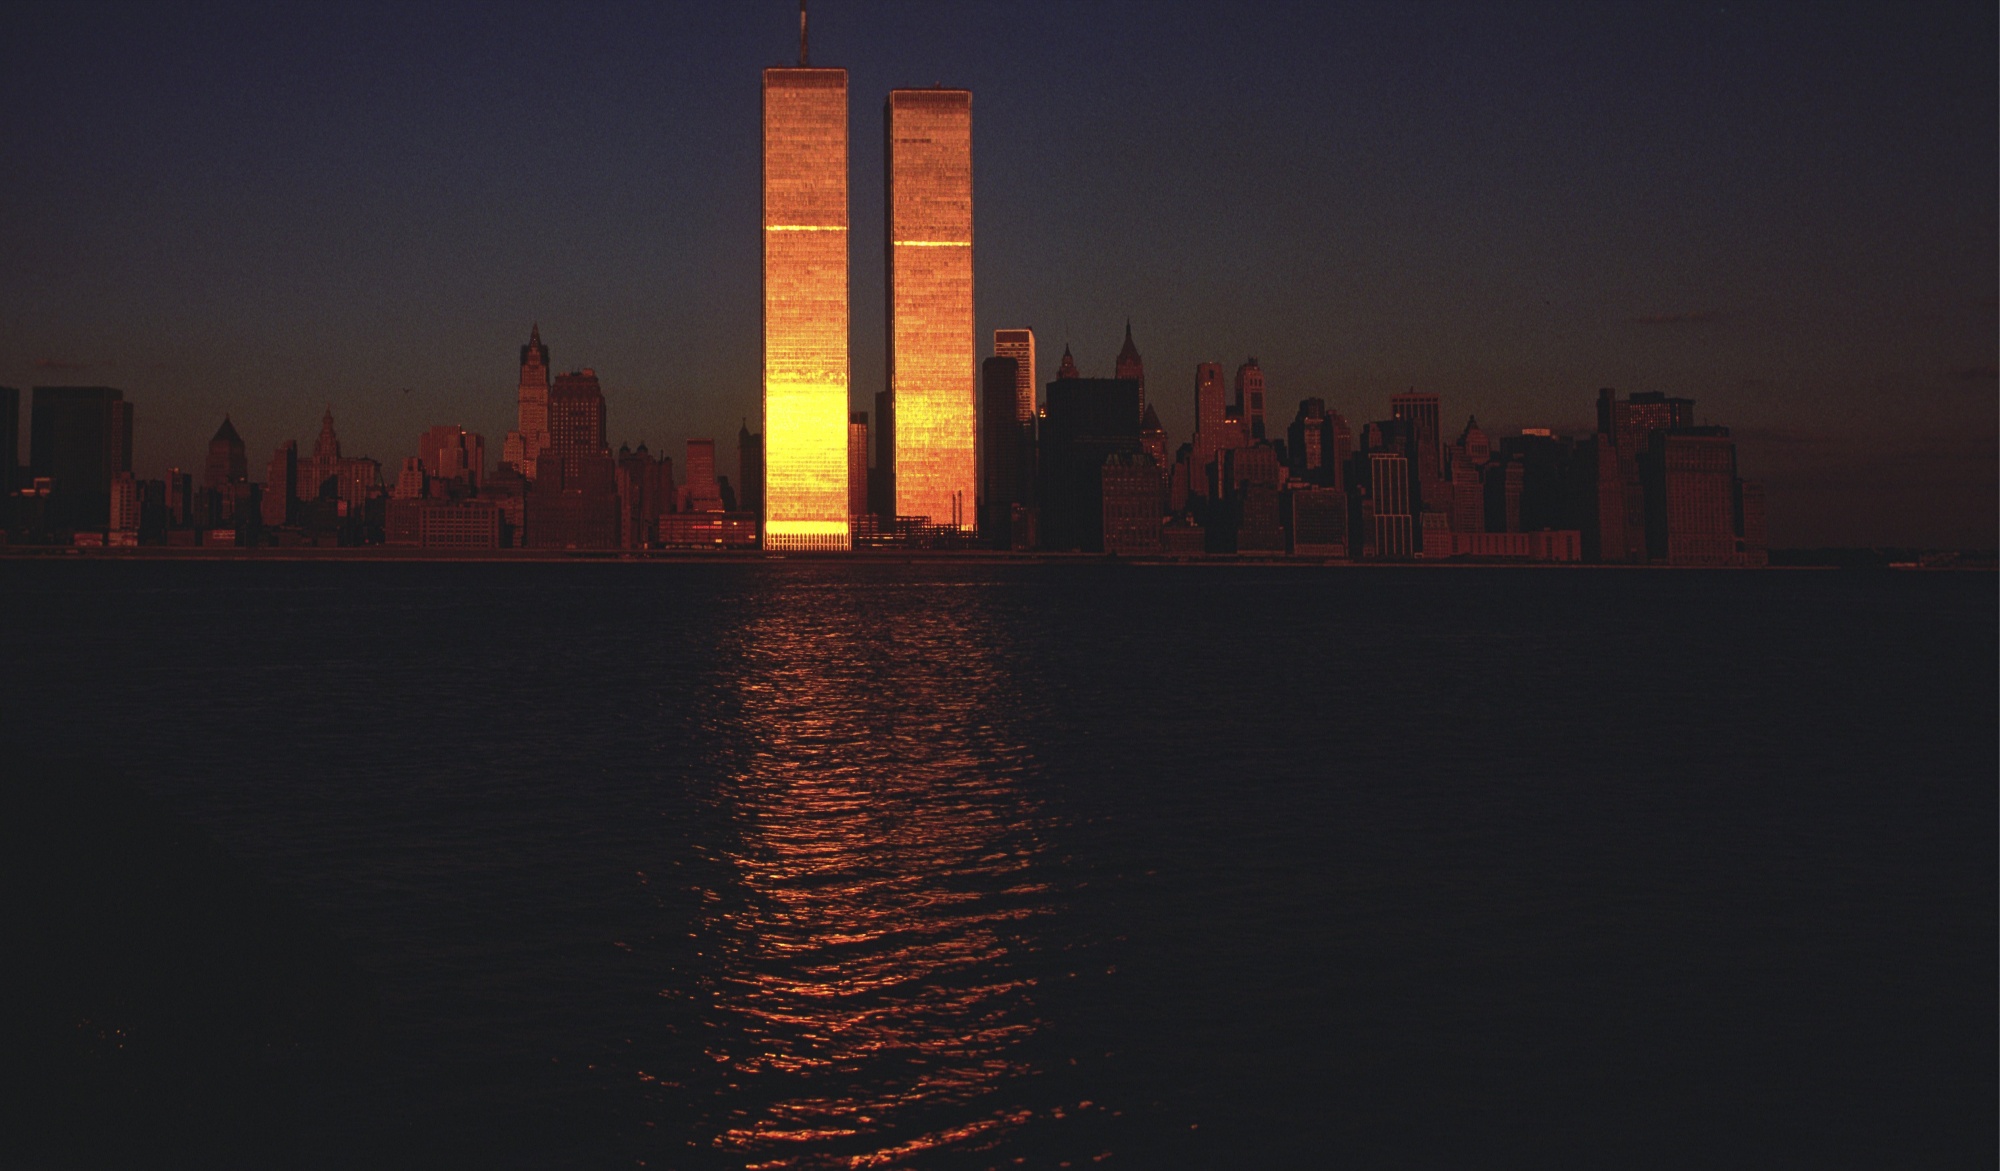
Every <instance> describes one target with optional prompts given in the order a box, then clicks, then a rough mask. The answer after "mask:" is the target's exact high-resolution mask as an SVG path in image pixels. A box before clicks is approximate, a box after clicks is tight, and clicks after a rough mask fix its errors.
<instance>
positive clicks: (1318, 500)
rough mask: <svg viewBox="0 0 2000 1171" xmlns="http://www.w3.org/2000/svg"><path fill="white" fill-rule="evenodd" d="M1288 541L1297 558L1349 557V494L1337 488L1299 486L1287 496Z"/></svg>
mask: <svg viewBox="0 0 2000 1171" xmlns="http://www.w3.org/2000/svg"><path fill="white" fill-rule="evenodd" d="M1285 501H1286V504H1287V509H1288V512H1289V517H1288V520H1289V521H1290V523H1289V525H1288V526H1287V530H1286V532H1287V539H1288V542H1289V546H1290V552H1291V554H1292V555H1293V556H1295V557H1345V556H1347V494H1346V493H1345V492H1341V491H1339V490H1338V489H1334V488H1324V487H1310V486H1309V487H1298V488H1292V489H1290V490H1288V491H1287V492H1286V493H1285Z"/></svg>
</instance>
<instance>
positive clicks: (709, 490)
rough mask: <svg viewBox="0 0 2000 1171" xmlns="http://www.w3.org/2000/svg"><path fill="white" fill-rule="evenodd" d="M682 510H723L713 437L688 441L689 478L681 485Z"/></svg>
mask: <svg viewBox="0 0 2000 1171" xmlns="http://www.w3.org/2000/svg"><path fill="white" fill-rule="evenodd" d="M680 511H681V512H721V511H722V486H721V484H720V483H718V482H717V480H716V478H715V440H713V439H690V440H688V441H687V480H686V481H685V482H684V483H683V484H682V485H681V499H680Z"/></svg>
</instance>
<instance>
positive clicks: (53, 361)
mask: <svg viewBox="0 0 2000 1171" xmlns="http://www.w3.org/2000/svg"><path fill="white" fill-rule="evenodd" d="M92 365H94V363H91V362H65V361H63V360H62V359H61V358H36V359H35V369H37V370H88V369H90V368H91V366H92Z"/></svg>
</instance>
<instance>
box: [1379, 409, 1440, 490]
mask: <svg viewBox="0 0 2000 1171" xmlns="http://www.w3.org/2000/svg"><path fill="white" fill-rule="evenodd" d="M1441 411H1442V407H1441V406H1440V403H1439V399H1438V396H1437V395H1434V394H1422V393H1419V392H1417V391H1414V390H1412V391H1409V392H1408V393H1406V394H1395V395H1390V396H1389V413H1390V416H1391V417H1393V418H1396V419H1400V420H1402V421H1404V422H1406V423H1408V424H1409V425H1410V439H1411V444H1410V446H1411V452H1410V458H1411V459H1413V460H1414V461H1415V463H1416V469H1415V470H1416V480H1417V484H1418V486H1419V487H1418V491H1419V493H1420V495H1419V497H1418V499H1419V501H1420V502H1421V503H1422V504H1426V505H1428V504H1435V503H1438V501H1434V500H1431V499H1429V498H1427V497H1424V496H1422V495H1421V493H1422V492H1423V491H1424V490H1425V489H1430V488H1432V486H1433V485H1437V484H1440V483H1442V482H1443V481H1444V480H1445V474H1444V466H1445V462H1444V432H1443V430H1442V429H1441V426H1440V422H1439V418H1440V414H1441Z"/></svg>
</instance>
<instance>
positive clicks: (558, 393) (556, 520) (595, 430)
mask: <svg viewBox="0 0 2000 1171" xmlns="http://www.w3.org/2000/svg"><path fill="white" fill-rule="evenodd" d="M604 415H605V407H604V389H603V387H602V386H601V385H600V384H599V382H598V379H597V372H596V371H595V370H592V369H590V368H589V367H585V368H584V369H582V370H574V371H571V372H570V373H568V374H558V375H557V376H556V377H555V380H554V381H553V382H552V383H551V384H550V386H549V396H548V424H547V426H548V430H547V433H546V443H545V444H544V446H543V447H542V450H541V453H540V454H539V455H538V456H537V457H536V459H535V476H534V480H533V482H532V483H531V484H530V485H529V486H528V490H527V492H526V493H525V495H524V499H523V509H522V528H523V530H524V534H523V535H524V536H525V541H524V543H525V544H526V545H527V547H529V548H532V549H616V548H618V547H619V545H620V539H621V538H620V534H619V514H618V470H617V459H616V457H614V456H613V455H612V453H611V446H610V444H609V443H607V442H606V440H605V437H604Z"/></svg>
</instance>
